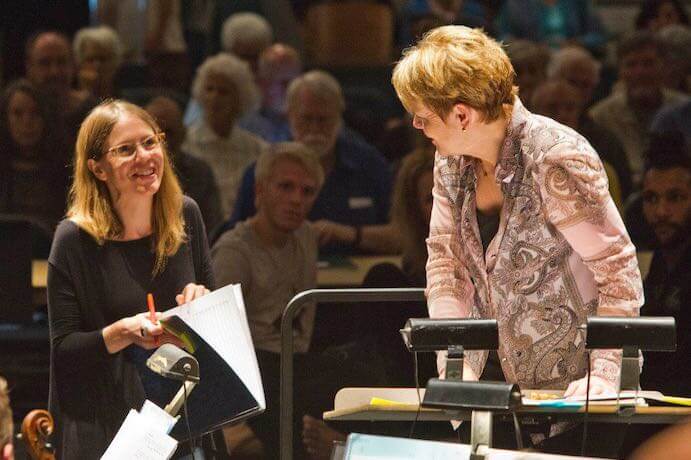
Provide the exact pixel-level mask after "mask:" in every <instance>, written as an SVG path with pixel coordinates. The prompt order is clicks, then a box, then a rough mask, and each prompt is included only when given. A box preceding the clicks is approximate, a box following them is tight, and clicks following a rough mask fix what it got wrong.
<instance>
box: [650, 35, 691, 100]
mask: <svg viewBox="0 0 691 460" xmlns="http://www.w3.org/2000/svg"><path fill="white" fill-rule="evenodd" d="M656 36H657V39H658V40H660V42H661V43H662V45H663V47H664V50H665V51H664V55H663V60H664V64H663V71H664V77H663V81H664V83H663V84H664V85H665V87H666V88H669V89H673V90H677V91H680V92H682V93H686V94H687V95H688V94H691V27H689V26H687V25H686V26H682V25H679V24H676V25H671V26H667V27H665V28H663V29H660V30H659V31H658V32H657V33H656Z"/></svg>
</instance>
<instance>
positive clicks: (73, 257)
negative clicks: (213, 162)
mask: <svg viewBox="0 0 691 460" xmlns="http://www.w3.org/2000/svg"><path fill="white" fill-rule="evenodd" d="M48 262H49V265H48V312H49V320H50V340H51V368H50V372H51V385H50V387H51V388H50V409H51V411H52V413H53V414H54V415H55V416H56V422H57V436H56V441H57V447H58V456H59V458H62V459H72V458H75V459H77V458H79V459H81V458H98V457H100V456H101V455H102V454H103V452H104V451H105V449H106V448H107V447H108V445H109V443H110V441H111V440H112V439H113V437H114V435H115V433H116V432H117V430H118V428H119V427H120V425H121V424H122V422H123V420H124V419H125V416H126V415H127V413H128V412H129V410H130V409H132V408H134V409H140V408H141V406H142V403H143V402H144V399H145V397H146V395H147V388H148V385H147V382H146V379H144V377H145V376H146V375H147V374H146V372H148V371H147V370H146V369H145V365H144V363H145V361H146V358H147V357H148V355H149V354H150V353H151V352H150V351H147V350H152V349H154V348H156V347H157V346H158V345H159V344H162V343H166V342H175V339H174V337H173V336H170V335H169V334H167V333H166V332H164V331H163V329H162V328H161V326H160V324H159V323H158V322H152V321H150V319H149V316H148V315H149V314H148V313H144V312H146V310H147V307H146V298H147V294H148V293H152V294H153V296H154V298H155V299H156V303H157V304H158V306H159V307H160V309H161V310H165V309H168V308H171V307H173V306H175V305H176V304H182V303H185V302H189V301H191V300H193V299H195V298H197V297H200V296H202V295H204V294H205V293H207V292H208V289H207V287H208V288H212V286H213V277H212V272H211V263H210V258H209V249H208V244H207V241H206V232H205V229H204V224H203V222H202V218H201V214H200V212H199V208H198V207H197V204H196V203H195V202H194V201H193V200H191V199H189V198H186V197H183V195H182V192H181V190H180V185H179V184H178V180H177V178H176V176H175V173H174V171H173V168H172V165H171V163H170V160H169V155H168V152H167V151H166V146H165V143H164V138H163V134H162V133H161V130H160V128H159V127H158V125H157V124H156V122H155V121H154V120H153V118H152V117H151V116H150V115H149V114H147V112H145V111H144V110H143V109H141V108H139V107H137V106H135V105H133V104H130V103H127V102H123V101H118V100H115V101H107V102H104V103H102V104H101V105H99V106H98V107H96V108H95V109H94V110H92V111H91V113H90V114H89V115H88V116H87V118H86V119H85V120H84V122H83V123H82V126H81V129H80V130H79V135H78V138H77V144H76V149H75V158H74V181H73V184H72V187H71V190H70V196H69V205H68V211H67V218H66V219H65V220H63V221H62V222H61V223H60V225H59V226H58V228H57V230H56V234H55V239H54V243H53V247H52V250H51V254H50V257H49V260H48ZM133 345H134V346H133Z"/></svg>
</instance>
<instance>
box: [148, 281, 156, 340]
mask: <svg viewBox="0 0 691 460" xmlns="http://www.w3.org/2000/svg"><path fill="white" fill-rule="evenodd" d="M146 305H147V306H148V307H149V321H151V323H152V324H156V306H155V305H154V295H153V294H152V293H150V292H149V293H148V294H147V295H146ZM155 339H156V342H155V343H156V345H158V336H156V337H155Z"/></svg>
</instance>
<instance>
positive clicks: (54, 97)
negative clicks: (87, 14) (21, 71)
mask: <svg viewBox="0 0 691 460" xmlns="http://www.w3.org/2000/svg"><path fill="white" fill-rule="evenodd" d="M25 58H26V77H27V78H28V79H29V81H31V83H33V84H34V85H35V86H36V87H37V88H38V89H39V90H41V91H42V92H44V93H45V94H46V95H48V96H49V97H50V98H51V102H52V104H54V106H55V110H56V111H57V114H58V117H59V121H60V122H61V123H62V125H63V126H64V129H66V130H67V132H66V138H67V142H68V145H71V141H73V140H74V138H75V136H76V134H77V130H78V129H79V125H80V123H81V122H82V120H83V119H84V117H85V116H86V114H87V112H88V111H89V110H90V109H91V107H93V105H94V103H95V100H94V99H93V98H92V97H91V96H90V95H89V93H88V92H86V91H79V90H75V89H73V88H72V79H73V77H74V63H73V62H72V53H71V47H70V42H69V40H68V39H67V37H66V36H65V35H63V34H62V33H59V32H54V31H51V32H39V33H37V34H36V35H34V36H33V37H32V38H30V39H29V40H28V41H27V44H26V54H25ZM58 129H59V128H58Z"/></svg>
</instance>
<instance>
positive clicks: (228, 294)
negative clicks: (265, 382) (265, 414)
mask: <svg viewBox="0 0 691 460" xmlns="http://www.w3.org/2000/svg"><path fill="white" fill-rule="evenodd" d="M172 315H177V316H179V317H180V319H182V320H183V321H184V322H185V323H187V324H188V325H189V326H190V327H191V328H192V329H194V331H195V332H196V333H197V334H199V336H200V337H202V338H203V339H204V340H205V341H206V342H207V343H208V344H209V345H210V346H211V347H212V348H213V349H214V350H216V352H217V353H218V354H219V356H220V357H221V358H222V359H223V360H224V361H225V362H226V363H228V365H229V366H230V367H231V368H232V369H233V370H234V371H235V373H236V374H237V375H238V377H239V378H240V380H242V382H243V383H244V384H245V386H246V387H247V389H248V390H249V391H250V392H251V393H252V396H253V397H254V399H255V400H257V402H258V403H259V406H260V407H261V408H262V409H265V408H266V400H265V398H264V388H263V386H262V381H261V376H260V374H259V366H258V364H257V356H256V354H255V352H254V345H253V343H252V335H251V333H250V329H249V324H248V323H247V312H246V310H245V303H244V300H243V298H242V290H241V289H240V285H239V284H229V285H227V286H225V287H222V288H220V289H217V290H215V291H213V292H211V293H209V294H206V295H205V296H202V297H199V298H198V299H195V300H193V301H192V302H189V303H186V304H183V305H180V306H179V307H176V308H173V309H171V310H168V311H166V312H165V313H164V314H163V317H164V318H167V317H169V316H172ZM201 378H204V376H203V375H202V376H201Z"/></svg>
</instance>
